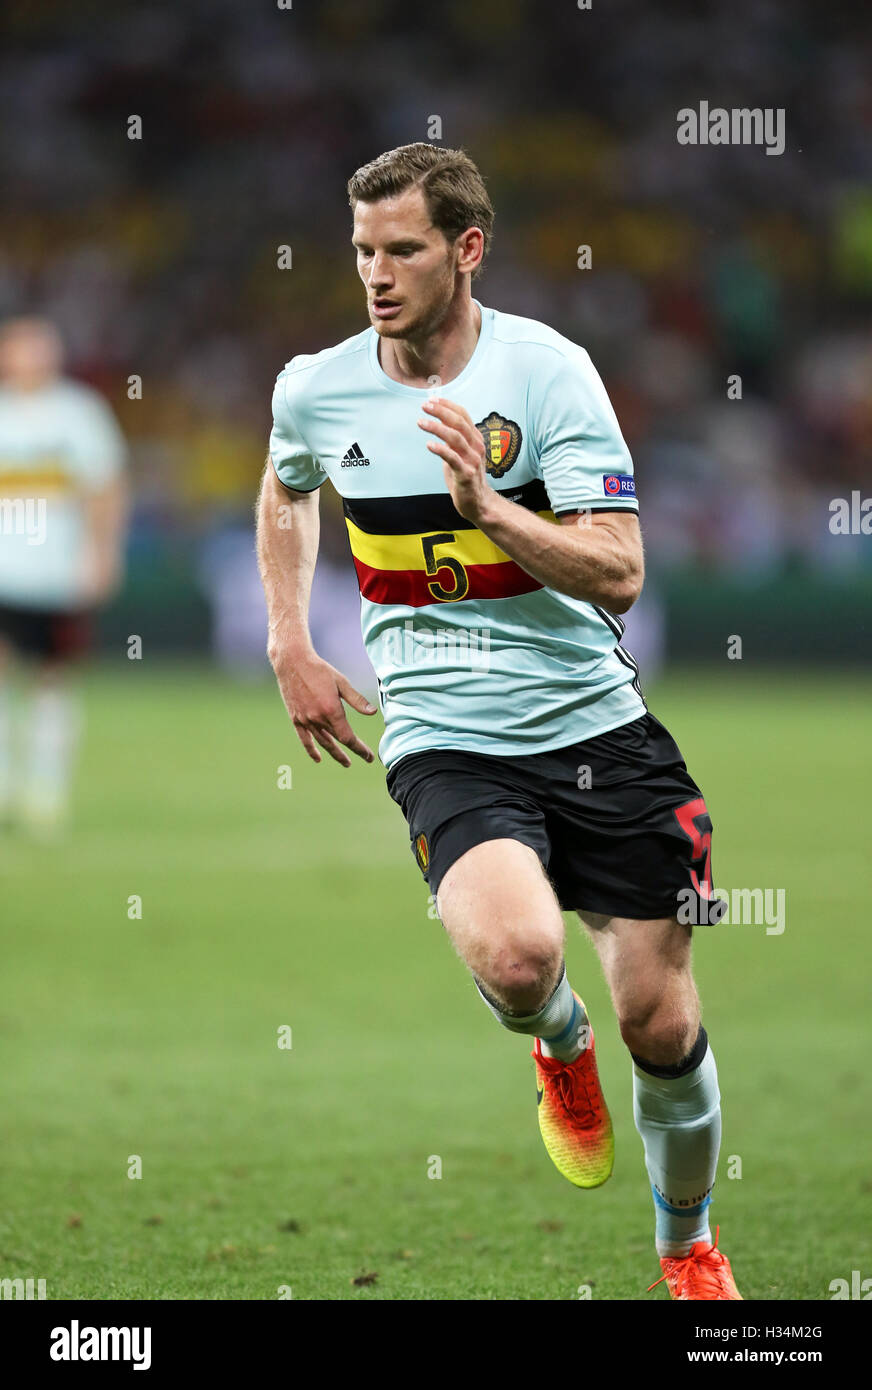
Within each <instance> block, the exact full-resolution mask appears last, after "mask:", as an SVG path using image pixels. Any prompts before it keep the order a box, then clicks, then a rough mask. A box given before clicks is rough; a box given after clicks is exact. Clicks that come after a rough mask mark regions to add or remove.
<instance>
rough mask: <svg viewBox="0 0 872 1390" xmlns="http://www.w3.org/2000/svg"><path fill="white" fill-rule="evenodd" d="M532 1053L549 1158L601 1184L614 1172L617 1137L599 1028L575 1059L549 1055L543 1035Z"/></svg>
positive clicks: (590, 1183)
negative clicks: (602, 1073) (601, 1067)
mask: <svg viewBox="0 0 872 1390" xmlns="http://www.w3.org/2000/svg"><path fill="white" fill-rule="evenodd" d="M575 997H576V999H578V995H576V996H575ZM578 1002H579V1003H581V1000H580V999H579V1000H578ZM582 1007H584V1006H583V1005H582ZM585 1012H587V1011H586V1010H585ZM587 1026H588V1027H590V1024H588V1025H587ZM531 1056H532V1057H534V1058H535V1060H536V1075H537V1086H536V1094H537V1096H538V1101H539V1130H540V1132H541V1134H542V1140H543V1142H544V1144H545V1148H546V1149H547V1151H548V1156H549V1158H550V1159H551V1161H552V1163H553V1164H554V1166H555V1168H556V1169H557V1170H558V1172H560V1173H562V1174H563V1176H564V1177H565V1178H568V1179H569V1181H570V1182H571V1183H573V1184H574V1186H575V1187H600V1186H601V1185H602V1184H603V1183H604V1182H605V1181H606V1179H607V1178H609V1177H610V1176H611V1172H612V1168H613V1166H614V1162H615V1139H614V1134H613V1132H612V1120H611V1116H610V1115H609V1110H608V1106H607V1105H606V1100H605V1096H604V1095H603V1093H602V1088H601V1086H600V1081H599V1074H598V1073H597V1068H596V1053H595V1052H594V1043H593V1028H590V1042H589V1044H588V1046H587V1048H586V1049H585V1051H584V1052H582V1054H581V1056H580V1057H578V1058H576V1060H575V1061H574V1062H561V1061H559V1060H558V1059H557V1058H556V1057H546V1056H545V1055H544V1053H543V1052H542V1045H541V1043H540V1041H539V1039H538V1038H537V1039H536V1042H535V1044H534V1047H533V1051H532V1053H531Z"/></svg>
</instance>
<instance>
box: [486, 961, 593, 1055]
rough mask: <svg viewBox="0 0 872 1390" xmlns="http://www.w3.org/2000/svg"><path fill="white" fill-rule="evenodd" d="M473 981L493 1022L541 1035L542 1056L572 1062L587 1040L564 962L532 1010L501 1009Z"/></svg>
mask: <svg viewBox="0 0 872 1390" xmlns="http://www.w3.org/2000/svg"><path fill="white" fill-rule="evenodd" d="M473 978H475V977H474V976H473ZM475 985H476V989H477V990H478V992H479V994H480V995H481V997H482V999H483V1000H484V1002H485V1003H486V1004H487V1006H488V1008H489V1009H490V1011H491V1013H492V1014H493V1016H494V1018H495V1019H496V1020H497V1022H498V1023H501V1024H502V1026H503V1027H504V1028H508V1030H509V1032H511V1033H526V1034H527V1035H528V1036H530V1037H534V1038H539V1039H541V1042H542V1051H543V1052H544V1054H545V1056H546V1057H556V1058H557V1059H558V1061H561V1062H574V1061H575V1059H576V1058H577V1057H579V1056H580V1055H581V1053H582V1052H584V1051H585V1049H586V1048H587V1046H588V1044H589V1042H590V1028H589V1027H588V1026H587V1023H588V1020H587V1014H586V1013H585V1011H584V1009H583V1008H582V1006H581V1005H580V1004H579V1002H578V1000H577V999H576V997H575V995H574V994H573V992H572V988H571V986H570V983H569V980H568V979H567V976H566V967H565V966H564V969H563V974H562V975H561V977H560V983H559V984H558V986H557V988H556V989H555V990H554V993H553V994H552V995H551V997H550V998H549V999H548V1000H546V1002H545V1003H544V1004H543V1005H542V1008H541V1009H540V1010H539V1012H538V1013H535V1014H525V1015H521V1014H507V1013H503V1011H502V1009H500V1007H499V1005H497V1004H495V1003H494V1001H493V1000H492V999H489V998H488V996H487V995H486V994H485V992H484V990H483V989H482V986H481V984H480V983H479V981H478V980H476V981H475Z"/></svg>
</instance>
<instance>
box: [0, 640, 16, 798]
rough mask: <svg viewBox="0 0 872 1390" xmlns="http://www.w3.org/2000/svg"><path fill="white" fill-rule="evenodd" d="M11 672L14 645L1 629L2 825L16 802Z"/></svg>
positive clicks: (0, 743)
mask: <svg viewBox="0 0 872 1390" xmlns="http://www.w3.org/2000/svg"><path fill="white" fill-rule="evenodd" d="M11 672H12V647H11V645H10V644H9V642H8V641H7V640H6V638H5V637H4V635H3V633H2V631H0V825H3V824H4V823H5V822H6V821H7V820H8V819H9V817H10V816H11V814H12V809H13V804H14V782H13V767H12V745H13V738H12V720H13V711H12V702H13V696H12V685H11V680H10V677H11Z"/></svg>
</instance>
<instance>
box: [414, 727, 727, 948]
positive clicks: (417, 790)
mask: <svg viewBox="0 0 872 1390" xmlns="http://www.w3.org/2000/svg"><path fill="white" fill-rule="evenodd" d="M387 786H388V791H389V792H390V794H391V796H392V797H393V799H394V801H396V802H397V803H398V805H400V806H401V807H402V810H403V814H404V815H405V817H406V820H407V821H408V823H409V833H410V837H411V848H412V853H413V854H414V855H415V858H416V860H417V863H418V867H419V868H420V869H421V871H422V873H423V875H424V877H425V879H426V880H427V882H428V884H429V886H430V891H431V893H433V894H434V896H435V894H436V893H437V892H438V890H439V884H440V882H441V881H442V878H443V876H444V874H445V873H446V871H447V870H448V869H449V868H450V867H451V865H452V864H453V863H454V861H455V860H456V859H459V858H460V856H461V855H462V854H465V853H466V851H467V850H468V849H471V848H472V847H473V845H478V844H481V843H482V842H483V841H485V840H498V839H512V840H520V841H521V843H522V844H525V845H529V846H530V848H531V849H533V850H535V851H536V853H537V854H538V856H539V858H540V860H541V861H542V865H543V867H544V869H545V870H546V872H547V874H548V876H549V878H550V879H551V882H552V884H553V885H554V890H555V892H556V894H557V898H558V900H559V902H560V906H561V907H562V908H563V909H564V910H565V911H568V910H571V909H579V908H580V909H582V910H585V911H587V912H600V913H607V914H608V915H610V916H614V917H630V918H636V919H642V920H646V921H647V920H651V919H653V918H660V917H672V916H676V915H679V913H680V910H681V909H682V908H685V907H686V913H685V914H684V915H682V920H686V921H690V922H697V923H699V922H708V921H710V920H711V921H717V920H718V918H719V916H720V915H721V914H722V912H723V905H722V904H721V903H719V901H718V900H717V899H715V900H714V903H713V904H712V907H711V909H710V908H709V903H710V902H711V897H712V893H713V888H712V874H711V833H712V823H711V819H710V817H709V813H708V810H707V809H706V804H705V801H704V799H703V796H702V792H701V791H700V789H699V787H698V786H697V785H696V783H695V782H694V781H693V779H692V777H691V776H690V775H689V773H688V771H687V768H686V767H685V765H684V760H683V758H682V756H681V752H680V750H679V748H678V745H677V744H676V742H675V740H674V739H673V738H672V736H671V734H670V733H669V732H668V730H666V729H665V728H664V727H663V725H662V724H661V723H660V721H659V720H658V719H655V717H654V715H653V714H650V713H649V714H644V715H642V716H641V718H639V719H634V720H633V721H632V722H631V723H629V724H623V725H622V726H621V727H620V728H618V729H613V730H611V731H610V732H609V733H606V734H600V735H598V736H597V737H596V738H590V739H586V740H584V741H583V742H581V743H575V744H572V745H570V746H569V747H567V748H558V749H554V750H553V751H551V752H548V753H532V754H525V755H522V756H519V757H501V756H494V755H493V754H485V753H467V752H465V751H463V750H459V749H434V750H433V751H428V752H424V753H410V754H408V755H407V756H406V757H405V758H401V759H400V761H399V762H398V763H396V764H395V765H394V767H392V768H391V770H390V771H389V772H388V775H387Z"/></svg>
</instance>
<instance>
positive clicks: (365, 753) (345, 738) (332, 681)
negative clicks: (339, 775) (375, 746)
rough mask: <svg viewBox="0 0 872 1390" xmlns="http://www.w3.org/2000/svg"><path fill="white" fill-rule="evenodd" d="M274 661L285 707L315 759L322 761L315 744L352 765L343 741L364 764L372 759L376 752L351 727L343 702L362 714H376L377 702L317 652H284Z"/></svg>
mask: <svg viewBox="0 0 872 1390" xmlns="http://www.w3.org/2000/svg"><path fill="white" fill-rule="evenodd" d="M272 664H273V670H274V671H275V673H276V679H277V680H278V683H279V690H280V691H281V693H282V699H283V700H284V702H285V708H286V709H287V711H288V714H289V715H290V717H291V722H292V723H293V726H294V728H295V729H296V731H297V736H298V738H299V740H300V742H301V743H302V745H303V747H304V748H305V750H306V752H307V753H308V754H309V757H310V758H311V759H312V761H313V762H315V763H320V761H321V754H320V753H319V752H318V749H317V748H316V746H315V745H316V743H317V744H320V745H321V747H322V748H324V749H326V751H327V752H328V753H329V754H330V756H331V758H333V759H334V760H335V761H336V762H337V763H339V764H340V765H341V766H342V767H351V759H350V758H349V756H348V754H347V753H346V752H345V749H344V748H341V747H340V746H339V745H340V744H344V745H345V748H350V749H351V751H352V753H356V754H357V756H358V757H359V758H363V761H364V762H365V763H371V762H373V760H374V758H375V754H374V753H373V751H372V749H371V748H368V747H367V746H366V744H365V743H364V742H363V740H362V739H359V738H358V737H357V734H356V733H355V732H354V730H353V729H352V727H351V725H350V724H349V722H348V720H347V718H346V716H345V708H344V706H343V704H342V701H343V700H344V701H345V702H346V704H349V705H351V707H352V709H356V710H357V711H358V712H359V713H360V714H375V713H376V708H375V705H371V704H370V702H369V700H367V698H366V696H365V695H361V693H360V691H359V690H355V689H354V686H353V685H351V683H350V682H349V681H348V680H346V678H345V676H343V674H342V672H341V671H337V670H336V668H335V666H331V665H330V663H329V662H328V661H322V659H321V657H319V656H317V655H316V654H315V653H314V652H311V653H307V654H306V655H304V656H292V655H290V654H285V655H282V656H280V657H276V658H274V659H273V663H272Z"/></svg>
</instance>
